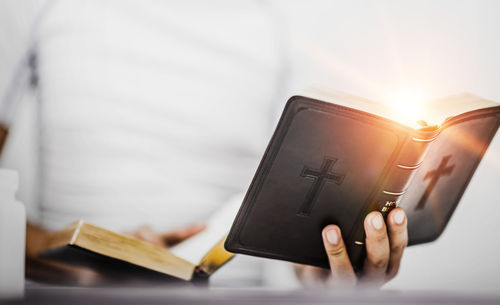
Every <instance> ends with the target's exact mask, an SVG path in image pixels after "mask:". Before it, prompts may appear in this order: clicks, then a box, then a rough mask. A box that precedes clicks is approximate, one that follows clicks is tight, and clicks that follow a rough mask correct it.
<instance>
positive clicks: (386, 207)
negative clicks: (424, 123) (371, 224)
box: [347, 129, 439, 273]
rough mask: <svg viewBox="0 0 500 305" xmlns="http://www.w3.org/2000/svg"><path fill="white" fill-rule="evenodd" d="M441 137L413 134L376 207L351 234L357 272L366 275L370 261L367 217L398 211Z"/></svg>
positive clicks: (425, 132)
mask: <svg viewBox="0 0 500 305" xmlns="http://www.w3.org/2000/svg"><path fill="white" fill-rule="evenodd" d="M438 135H439V130H437V129H433V130H419V131H416V132H415V133H413V134H410V135H409V136H408V137H407V138H406V140H405V142H404V143H403V145H402V146H401V149H400V151H399V153H398V156H397V157H396V159H395V160H394V162H393V163H392V164H391V167H390V168H389V172H388V174H387V175H386V178H385V181H384V182H383V183H382V185H381V187H380V188H379V190H378V191H377V194H375V196H374V198H373V201H372V204H370V206H369V207H368V210H367V211H366V213H365V215H363V218H362V219H361V218H360V224H359V225H358V226H357V228H356V229H355V230H354V231H353V232H352V233H351V235H350V238H349V239H350V240H352V241H353V244H351V245H347V248H348V252H349V254H350V258H351V262H352V265H353V268H354V271H356V272H357V273H358V272H362V271H363V270H362V269H363V264H364V259H365V257H366V248H365V229H364V225H363V222H364V217H365V216H366V215H367V214H368V213H370V212H371V211H374V210H379V211H380V212H381V213H382V215H383V216H384V218H386V217H387V215H388V214H389V213H390V211H391V210H393V209H394V208H396V207H398V205H399V202H400V200H401V197H402V196H403V195H404V194H405V192H406V190H407V188H408V186H409V184H410V183H411V180H412V177H413V176H414V175H415V173H416V171H417V169H418V168H419V167H420V166H421V165H422V162H423V160H424V158H425V155H426V153H427V151H428V150H429V147H430V144H431V143H432V142H433V141H434V140H435V139H436V138H437V136H438Z"/></svg>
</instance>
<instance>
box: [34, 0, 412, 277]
mask: <svg viewBox="0 0 500 305" xmlns="http://www.w3.org/2000/svg"><path fill="white" fill-rule="evenodd" d="M285 28H286V27H285V25H284V24H282V23H280V18H279V11H277V10H276V9H275V8H274V6H273V5H272V3H269V2H266V1H250V0H245V1H239V2H238V3H233V2H231V1H223V0H222V1H217V3H214V2H204V1H174V2H156V1H151V2H149V1H148V2H147V3H146V2H120V1H117V2H114V1H105V2H103V1H56V2H53V3H50V4H49V5H48V6H47V7H46V8H45V12H44V15H43V17H42V18H40V21H39V24H38V25H37V27H36V28H35V32H34V54H35V55H36V59H37V61H36V71H37V78H38V92H39V93H38V99H39V132H40V133H39V134H40V138H39V158H38V160H39V168H40V174H39V179H38V194H39V204H38V207H37V208H36V209H30V210H29V211H28V214H29V220H30V223H31V224H30V226H29V227H28V232H29V233H28V246H27V254H28V258H29V259H28V269H27V271H28V275H29V276H31V277H33V278H36V279H44V280H48V279H49V278H48V276H51V277H50V280H52V281H55V282H63V283H69V282H74V283H77V284H88V283H94V282H95V281H96V280H98V279H99V275H98V274H97V273H95V271H92V270H83V269H76V268H72V267H64V266H60V265H58V264H54V263H48V262H46V261H43V260H40V259H39V258H38V257H37V255H36V252H37V250H38V249H39V248H40V247H41V246H42V245H41V243H42V242H43V238H44V236H45V235H46V232H47V231H52V230H58V229H62V228H63V227H65V226H67V225H68V224H70V223H71V222H74V221H75V220H77V219H80V218H83V219H85V220H87V221H89V222H91V223H95V224H97V225H100V226H103V227H106V228H109V229H112V230H115V231H120V232H127V233H129V234H133V235H134V236H136V237H139V238H141V239H144V240H147V241H149V242H152V243H154V244H157V245H160V246H165V247H168V246H171V245H173V244H175V243H178V242H179V241H181V240H183V239H185V238H188V237H190V236H192V235H194V234H196V233H198V232H200V231H201V230H203V221H204V220H205V219H207V218H208V217H209V216H210V215H211V214H213V213H214V212H216V211H217V210H218V209H220V207H221V206H222V205H224V204H227V203H228V202H231V201H236V202H238V201H239V200H240V198H241V196H242V194H243V193H244V192H245V190H246V187H247V186H248V183H249V181H250V180H251V177H252V175H253V173H254V171H255V169H256V167H257V164H258V161H259V159H260V157H261V154H262V152H263V151H264V149H265V145H266V144H267V140H268V139H269V137H270V134H271V132H272V128H273V127H274V123H275V120H276V117H277V114H278V112H279V110H280V109H281V107H282V104H283V103H284V102H285V101H286V92H287V91H286V85H287V76H288V73H289V71H288V69H289V63H288V62H287V49H288V48H289V46H288V45H287V44H288V42H287V40H286V30H284V29H285ZM388 225H389V226H390V230H389V232H390V233H391V234H389V235H388V234H387V231H386V229H385V223H384V221H383V219H382V218H381V215H380V214H377V213H375V214H370V215H369V216H368V217H367V221H366V223H365V226H366V228H367V235H368V237H367V248H368V254H369V255H368V260H367V268H366V270H367V271H366V274H365V277H364V278H366V279H370V281H371V282H376V283H377V285H379V284H381V283H383V282H385V281H386V280H387V279H390V278H392V277H393V276H394V275H395V273H396V272H397V269H398V267H399V261H400V259H401V255H402V252H403V250H404V247H405V245H406V242H407V233H406V220H405V215H404V212H402V210H400V209H398V210H395V211H394V212H393V214H391V217H390V218H389V221H388ZM323 236H324V240H325V248H326V249H327V253H328V254H329V257H330V259H331V260H330V263H331V267H332V271H333V272H332V274H333V275H332V276H331V277H330V276H326V277H325V274H324V272H323V271H320V270H319V269H315V268H312V267H298V268H297V271H298V274H299V277H300V278H301V279H303V280H304V282H306V283H316V282H317V280H318V279H320V281H321V282H322V283H324V282H325V281H324V279H325V278H331V280H329V281H328V282H329V283H334V284H338V283H339V282H341V283H342V285H345V284H349V285H353V284H355V282H356V281H357V280H356V276H355V275H354V273H353V271H352V267H351V266H350V262H349V260H348V258H347V256H346V252H345V249H344V248H343V243H342V241H341V238H340V231H339V228H337V227H336V226H329V227H327V228H325V231H324V232H323ZM389 239H391V242H389ZM234 265H235V268H242V269H245V270H246V272H238V273H237V274H239V275H241V276H245V277H248V278H256V279H257V280H256V281H258V278H259V276H260V273H261V271H260V269H259V268H262V267H259V266H260V262H259V261H258V260H253V259H247V261H244V260H243V261H242V262H241V263H240V264H239V266H238V264H237V263H235V264H234ZM54 270H57V272H59V274H57V276H55V275H54V274H55V273H54ZM228 273H229V272H228ZM311 279H312V280H311ZM314 285H315V284H314Z"/></svg>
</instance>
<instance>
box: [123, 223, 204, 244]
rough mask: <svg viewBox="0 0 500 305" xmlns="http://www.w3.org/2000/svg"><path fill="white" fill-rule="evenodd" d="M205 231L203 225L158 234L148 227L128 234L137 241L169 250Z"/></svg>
mask: <svg viewBox="0 0 500 305" xmlns="http://www.w3.org/2000/svg"><path fill="white" fill-rule="evenodd" d="M203 230H205V226H204V225H192V226H188V227H185V228H182V229H178V230H175V231H171V232H167V233H159V232H156V231H154V230H153V229H152V228H151V227H149V226H142V227H140V228H139V229H138V230H137V231H135V232H133V233H131V234H129V235H131V236H133V237H135V238H137V239H140V240H143V241H146V242H148V243H151V244H153V245H155V246H158V247H162V248H169V247H172V246H175V245H176V244H178V243H180V242H182V241H184V240H186V239H188V238H190V237H192V236H194V235H196V234H198V233H200V232H201V231H203Z"/></svg>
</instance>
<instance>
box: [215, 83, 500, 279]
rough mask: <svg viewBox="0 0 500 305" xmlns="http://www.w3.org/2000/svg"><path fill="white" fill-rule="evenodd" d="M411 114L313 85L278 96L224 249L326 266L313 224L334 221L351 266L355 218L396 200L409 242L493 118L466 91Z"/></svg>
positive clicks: (454, 191)
mask: <svg viewBox="0 0 500 305" xmlns="http://www.w3.org/2000/svg"><path fill="white" fill-rule="evenodd" d="M429 105H430V109H429V112H428V113H427V115H426V116H425V117H423V118H421V119H420V120H425V121H420V122H410V123H404V122H398V121H400V118H399V117H398V116H397V115H396V114H395V113H394V112H393V111H392V110H391V109H390V107H387V106H385V105H383V104H379V103H375V102H372V101H368V100H365V99H361V98H357V97H353V96H349V95H346V94H325V93H322V92H319V91H314V92H308V93H306V94H303V95H299V96H293V97H292V98H291V99H290V100H289V102H288V103H287V105H286V107H285V109H284V112H283V114H282V116H281V119H280V121H279V123H278V126H277V128H276V131H275V133H274V135H273V137H272V139H271V141H270V143H269V145H268V147H267V150H266V152H265V154H264V156H263V158H262V161H261V163H260V165H259V167H258V169H257V172H256V174H255V176H254V179H253V181H252V183H251V185H250V187H249V190H248V192H247V194H246V197H245V199H244V201H243V204H242V206H241V208H240V211H239V213H238V215H237V217H236V219H235V221H234V223H233V227H232V229H231V231H230V234H229V236H228V238H227V240H226V243H225V247H226V249H228V250H229V251H232V252H237V253H245V254H250V255H256V256H262V257H268V258H276V259H283V260H288V261H293V262H296V263H301V264H309V265H316V266H320V267H325V268H328V260H327V256H326V253H325V251H324V247H323V242H322V238H321V231H322V229H323V228H324V227H325V226H326V225H328V224H336V225H339V227H340V228H341V230H342V234H343V238H344V240H345V243H346V247H347V251H348V254H349V256H350V259H351V261H352V263H353V266H354V268H355V269H356V270H358V271H359V270H361V269H362V265H363V261H364V257H365V255H366V253H365V246H364V242H365V235H364V234H365V233H364V227H363V220H364V218H365V216H366V215H367V214H368V213H369V212H371V211H374V210H379V211H380V212H382V214H383V215H384V216H387V214H388V213H389V212H390V211H391V210H392V209H394V208H395V207H401V208H403V209H404V210H405V212H406V213H407V216H408V230H409V243H410V245H414V244H419V243H425V242H429V241H432V240H434V239H436V238H437V237H438V236H439V235H440V234H441V233H442V231H443V230H444V228H445V226H446V224H447V222H448V220H449V219H450V217H451V215H452V213H453V211H454V210H455V207H456V206H457V204H458V203H459V201H460V198H461V197H462V194H463V193H464V191H465V190H466V188H467V185H468V183H469V181H470V179H471V177H472V175H473V174H474V172H475V170H476V168H477V166H478V164H479V162H480V160H481V159H482V156H483V154H484V153H485V151H486V149H487V147H488V145H489V143H490V142H491V141H492V139H493V137H494V135H495V133H496V131H497V129H498V127H499V122H500V105H499V104H497V103H494V102H492V101H488V100H485V99H482V98H479V97H476V96H473V95H470V94H462V95H456V96H452V97H449V98H445V99H442V100H437V101H433V102H432V103H430V104H429Z"/></svg>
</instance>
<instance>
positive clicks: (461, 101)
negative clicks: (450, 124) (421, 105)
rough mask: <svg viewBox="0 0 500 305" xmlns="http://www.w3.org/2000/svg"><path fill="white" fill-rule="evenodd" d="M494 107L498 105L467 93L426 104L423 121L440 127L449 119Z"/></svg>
mask: <svg viewBox="0 0 500 305" xmlns="http://www.w3.org/2000/svg"><path fill="white" fill-rule="evenodd" d="M496 106H500V104H498V103H495V102H493V101H490V100H486V99H483V98H480V97H478V96H475V95H472V94H469V93H462V94H457V95H452V96H449V97H445V98H441V99H437V100H433V101H430V102H428V103H427V104H426V106H425V109H426V111H425V118H423V119H424V120H426V121H427V122H431V123H432V124H435V125H440V124H442V123H443V122H444V121H445V120H446V119H447V118H449V117H453V116H456V115H459V114H462V113H465V112H469V111H473V110H478V109H483V108H488V107H496Z"/></svg>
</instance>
